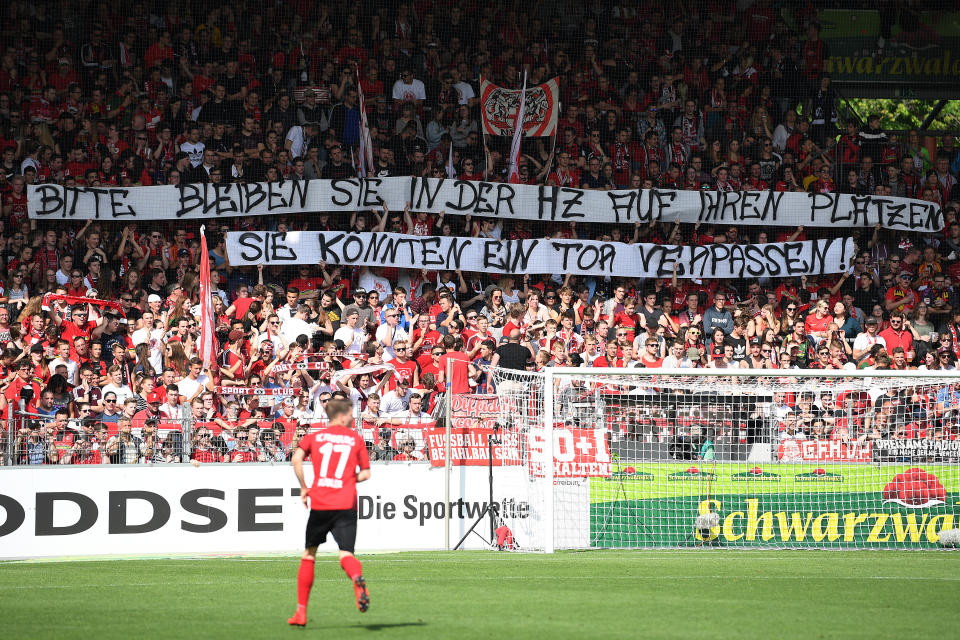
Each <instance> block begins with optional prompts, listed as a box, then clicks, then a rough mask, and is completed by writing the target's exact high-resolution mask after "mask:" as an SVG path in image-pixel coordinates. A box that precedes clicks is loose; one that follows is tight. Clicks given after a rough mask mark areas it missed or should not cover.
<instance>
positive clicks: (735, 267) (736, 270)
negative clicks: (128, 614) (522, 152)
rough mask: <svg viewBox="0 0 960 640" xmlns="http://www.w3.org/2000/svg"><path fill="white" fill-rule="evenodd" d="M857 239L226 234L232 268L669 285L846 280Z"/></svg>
mask: <svg viewBox="0 0 960 640" xmlns="http://www.w3.org/2000/svg"><path fill="white" fill-rule="evenodd" d="M853 255H854V244H853V239H852V238H843V239H822V240H814V241H806V242H783V243H769V244H744V245H737V244H711V245H705V246H673V245H658V244H625V243H622V242H597V241H593V240H563V239H535V240H489V239H482V238H459V237H450V236H412V235H404V234H399V233H343V232H340V231H292V232H280V231H240V232H232V233H228V234H227V256H228V258H229V260H230V264H232V265H234V266H241V265H258V264H263V265H292V264H319V263H320V262H325V263H327V264H341V265H371V266H388V267H401V268H408V269H430V270H443V269H450V270H457V269H461V270H463V271H483V272H488V273H490V272H492V273H572V274H581V275H593V276H607V275H616V276H622V277H640V278H668V277H670V276H671V275H672V274H673V269H674V265H676V268H677V277H680V278H751V277H752V278H756V277H786V276H801V275H820V274H825V273H840V272H842V271H845V270H846V269H847V268H848V267H849V263H850V259H851V258H852V257H853Z"/></svg>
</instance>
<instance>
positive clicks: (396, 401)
mask: <svg viewBox="0 0 960 640" xmlns="http://www.w3.org/2000/svg"><path fill="white" fill-rule="evenodd" d="M398 391H400V387H397V388H396V389H391V390H390V391H387V392H386V393H384V394H382V395H381V396H380V413H382V414H384V415H387V416H390V417H391V418H392V417H394V415H395V414H398V413H400V412H401V411H406V410H407V407H409V406H410V389H409V388H408V389H407V392H406V393H405V394H403V395H400V394H399V393H398Z"/></svg>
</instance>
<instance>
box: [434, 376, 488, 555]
mask: <svg viewBox="0 0 960 640" xmlns="http://www.w3.org/2000/svg"><path fill="white" fill-rule="evenodd" d="M449 364H450V363H449V362H448V363H447V365H448V366H449ZM499 431H500V425H499V424H497V423H494V426H493V433H492V434H489V435H487V483H488V488H489V490H490V497H489V499H488V500H487V506H485V507H484V508H483V510H482V511H480V515H478V516H477V519H476V520H474V521H473V524H471V525H470V528H469V529H467V532H466V533H465V534H463V537H462V538H460V542H458V543H457V546H455V547H454V548H453V550H454V551H456V550H457V549H459V548H460V547H461V546H462V545H463V543H464V542H465V541H466V540H467V538H469V537H470V534H471V533H474V529H476V528H477V525H478V524H480V523H481V522H483V519H484V518H489V519H490V540H489V542H488V544H489V546H491V547H493V546H496V544H497V520H499V518H500V511H499V509H498V508H497V503H496V502H494V501H493V445H495V444H500V443H501V442H502V440H501V439H500V438H497V437H496V434H497V433H498V432H499ZM448 433H449V427H448ZM447 446H448V447H449V446H450V437H449V435H448V436H447ZM449 462H450V456H449V449H448V455H447V463H448V464H449ZM448 511H449V509H448ZM477 535H478V536H479V537H480V538H481V539H484V538H483V536H482V535H480V534H479V533H477Z"/></svg>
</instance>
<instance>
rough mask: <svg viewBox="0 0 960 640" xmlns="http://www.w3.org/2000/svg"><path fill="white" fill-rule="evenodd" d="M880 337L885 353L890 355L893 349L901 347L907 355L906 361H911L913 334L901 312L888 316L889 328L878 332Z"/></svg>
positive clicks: (908, 322)
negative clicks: (883, 343) (884, 344)
mask: <svg viewBox="0 0 960 640" xmlns="http://www.w3.org/2000/svg"><path fill="white" fill-rule="evenodd" d="M880 337H881V338H883V341H884V342H885V343H886V351H887V353H891V354H892V353H893V350H894V349H896V348H897V347H901V348H903V351H904V353H906V354H907V360H913V356H914V352H913V334H912V333H911V332H910V321H909V320H907V319H906V318H905V317H904V315H903V313H902V312H900V311H894V312H893V313H891V314H890V326H889V327H887V328H886V329H884V330H883V331H881V332H880Z"/></svg>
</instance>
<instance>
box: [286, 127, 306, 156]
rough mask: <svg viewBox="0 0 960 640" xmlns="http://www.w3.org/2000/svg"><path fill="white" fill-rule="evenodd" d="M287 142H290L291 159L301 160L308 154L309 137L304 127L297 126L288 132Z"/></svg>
mask: <svg viewBox="0 0 960 640" xmlns="http://www.w3.org/2000/svg"><path fill="white" fill-rule="evenodd" d="M286 139H287V140H289V141H290V159H291V160H292V159H294V158H301V157H303V156H304V155H305V154H306V153H307V136H306V134H305V133H304V132H303V127H301V126H299V125H297V126H294V127H290V131H287V138H286Z"/></svg>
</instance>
